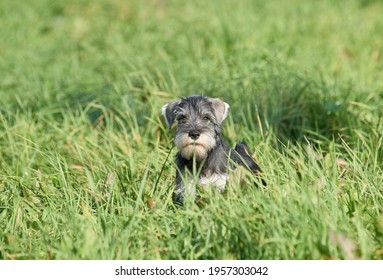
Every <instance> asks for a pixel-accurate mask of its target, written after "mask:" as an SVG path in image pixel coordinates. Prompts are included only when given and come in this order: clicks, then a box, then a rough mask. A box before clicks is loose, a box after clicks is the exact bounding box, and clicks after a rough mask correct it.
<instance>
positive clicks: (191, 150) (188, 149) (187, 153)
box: [180, 144, 208, 161]
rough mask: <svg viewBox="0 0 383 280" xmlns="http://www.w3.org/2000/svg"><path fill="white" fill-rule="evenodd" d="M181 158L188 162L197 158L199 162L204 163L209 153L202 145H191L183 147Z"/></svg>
mask: <svg viewBox="0 0 383 280" xmlns="http://www.w3.org/2000/svg"><path fill="white" fill-rule="evenodd" d="M180 152H181V156H182V157H183V158H185V159H187V160H190V159H193V158H195V159H196V160H197V161H202V160H204V159H205V158H206V157H207V153H208V151H207V150H206V148H205V147H204V146H202V145H200V144H190V145H187V146H185V147H183V148H182V149H181V150H180Z"/></svg>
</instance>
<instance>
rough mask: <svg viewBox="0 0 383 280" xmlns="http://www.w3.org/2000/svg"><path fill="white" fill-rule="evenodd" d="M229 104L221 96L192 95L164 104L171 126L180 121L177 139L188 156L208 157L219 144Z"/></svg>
mask: <svg viewBox="0 0 383 280" xmlns="http://www.w3.org/2000/svg"><path fill="white" fill-rule="evenodd" d="M229 108H230V106H229V105H228V104H227V103H225V102H223V101H222V100H220V99H218V98H209V97H205V96H189V97H185V98H182V99H179V100H176V101H173V102H171V103H168V104H166V105H164V106H163V107H162V114H163V115H164V116H165V119H166V123H167V125H168V127H169V128H170V127H171V126H172V125H173V123H174V122H176V123H177V129H176V136H175V139H174V142H175V144H176V146H177V148H178V150H179V152H180V153H181V156H182V157H183V158H185V159H188V160H189V159H191V158H193V157H195V159H196V160H197V161H201V160H203V159H205V158H206V157H207V155H208V153H209V151H210V150H212V149H213V148H214V146H215V145H216V143H217V136H218V135H219V134H220V127H221V123H222V121H223V120H224V119H225V118H226V117H227V113H228V110H229Z"/></svg>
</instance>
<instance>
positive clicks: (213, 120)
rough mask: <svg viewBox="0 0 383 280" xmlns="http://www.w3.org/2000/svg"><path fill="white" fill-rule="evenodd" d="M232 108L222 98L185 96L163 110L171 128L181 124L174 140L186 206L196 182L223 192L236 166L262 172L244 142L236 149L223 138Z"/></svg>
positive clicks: (180, 196)
mask: <svg viewBox="0 0 383 280" xmlns="http://www.w3.org/2000/svg"><path fill="white" fill-rule="evenodd" d="M229 108H230V106H229V105H228V104H227V103H225V102H223V101H222V100H220V99H218V98H209V97H206V96H201V95H200V96H189V97H184V98H182V99H179V100H176V101H173V102H171V103H168V104H166V105H164V106H163V107H162V113H163V115H164V116H165V119H166V123H167V125H168V127H169V128H171V126H172V125H173V123H174V122H175V121H176V122H177V128H176V135H175V139H174V143H175V145H176V147H177V149H178V153H177V155H176V164H177V174H176V190H175V193H174V200H175V201H176V202H179V203H182V202H183V201H184V197H185V194H186V192H189V194H191V195H193V194H194V187H195V184H196V183H197V184H199V185H201V186H209V185H213V186H215V187H216V188H217V189H218V190H219V191H223V190H224V188H225V185H226V181H227V177H228V171H229V169H234V168H235V165H236V164H238V165H241V166H244V167H245V168H246V169H248V170H249V171H251V172H252V173H253V174H254V175H257V174H258V173H260V171H261V170H260V168H259V167H258V165H257V164H256V163H255V161H254V160H253V158H252V157H251V156H250V153H249V149H248V147H247V145H246V144H245V143H244V142H242V143H238V144H237V145H236V147H235V149H234V150H232V149H230V148H229V147H228V146H227V145H226V144H225V143H224V141H223V139H222V137H221V123H222V121H223V120H224V119H225V118H226V117H227V114H228V111H229ZM196 174H199V177H198V182H195V180H194V179H195V178H196ZM262 182H263V181H262ZM263 183H264V182H263Z"/></svg>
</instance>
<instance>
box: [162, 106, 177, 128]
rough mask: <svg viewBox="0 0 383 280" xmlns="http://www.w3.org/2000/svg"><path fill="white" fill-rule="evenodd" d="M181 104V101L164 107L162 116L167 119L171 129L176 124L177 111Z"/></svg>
mask: <svg viewBox="0 0 383 280" xmlns="http://www.w3.org/2000/svg"><path fill="white" fill-rule="evenodd" d="M180 102H181V101H180V100H176V101H173V102H170V103H168V104H165V105H164V106H162V114H163V115H164V117H165V120H166V124H167V125H168V128H171V127H172V125H173V123H174V119H175V115H176V109H177V106H178V105H179V104H180Z"/></svg>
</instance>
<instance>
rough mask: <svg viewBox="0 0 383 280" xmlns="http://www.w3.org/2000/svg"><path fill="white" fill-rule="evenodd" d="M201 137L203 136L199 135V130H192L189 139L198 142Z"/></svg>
mask: <svg viewBox="0 0 383 280" xmlns="http://www.w3.org/2000/svg"><path fill="white" fill-rule="evenodd" d="M200 135H201V133H199V131H197V130H190V131H189V137H190V138H191V139H193V140H197V139H198V137H199V136H200Z"/></svg>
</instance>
